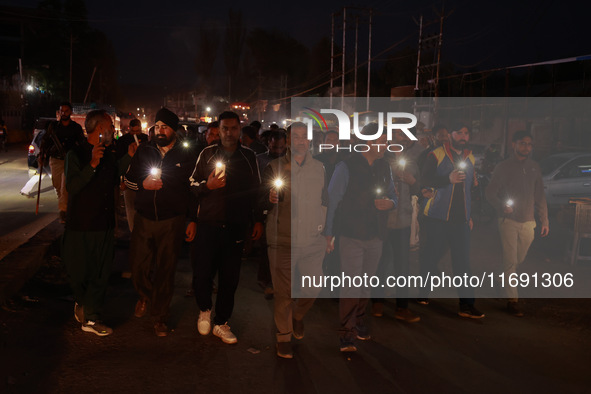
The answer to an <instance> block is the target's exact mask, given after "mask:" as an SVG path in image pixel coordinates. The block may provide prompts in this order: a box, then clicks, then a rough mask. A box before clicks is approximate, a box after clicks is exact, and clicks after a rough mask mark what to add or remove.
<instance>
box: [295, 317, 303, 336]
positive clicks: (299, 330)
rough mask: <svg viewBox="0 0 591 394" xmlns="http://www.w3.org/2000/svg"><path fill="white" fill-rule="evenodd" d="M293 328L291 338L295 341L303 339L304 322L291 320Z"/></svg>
mask: <svg viewBox="0 0 591 394" xmlns="http://www.w3.org/2000/svg"><path fill="white" fill-rule="evenodd" d="M292 326H293V336H294V338H295V339H303V338H304V321H303V320H298V319H293V320H292Z"/></svg>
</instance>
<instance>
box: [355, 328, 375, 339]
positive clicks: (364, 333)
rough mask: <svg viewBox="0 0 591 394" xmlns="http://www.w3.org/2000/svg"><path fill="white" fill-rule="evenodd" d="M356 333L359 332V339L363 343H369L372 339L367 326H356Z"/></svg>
mask: <svg viewBox="0 0 591 394" xmlns="http://www.w3.org/2000/svg"><path fill="white" fill-rule="evenodd" d="M355 331H357V339H359V340H362V341H368V340H370V339H371V335H370V334H369V329H368V328H367V326H365V325H363V326H355Z"/></svg>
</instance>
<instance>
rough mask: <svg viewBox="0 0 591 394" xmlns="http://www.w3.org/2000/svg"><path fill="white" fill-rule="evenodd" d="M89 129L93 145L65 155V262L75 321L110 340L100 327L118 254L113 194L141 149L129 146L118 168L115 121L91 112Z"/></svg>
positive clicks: (102, 113)
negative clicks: (110, 276)
mask: <svg viewBox="0 0 591 394" xmlns="http://www.w3.org/2000/svg"><path fill="white" fill-rule="evenodd" d="M85 127H86V132H87V134H88V140H87V141H82V142H80V143H79V144H77V145H76V146H74V147H73V148H72V149H71V150H70V151H69V152H68V155H67V156H66V166H65V167H66V170H65V184H66V188H67V190H68V200H69V201H68V215H67V219H66V230H65V232H64V236H63V239H62V242H63V243H62V258H63V261H64V263H65V265H66V269H67V272H68V275H69V278H70V285H71V287H72V291H73V292H74V300H75V302H76V303H75V306H74V317H75V318H76V320H77V321H78V322H80V323H82V330H83V331H86V332H91V333H94V334H96V335H99V336H105V335H109V334H111V333H112V332H113V330H112V329H111V328H110V327H108V326H106V325H104V324H103V323H102V322H101V312H102V307H103V302H104V299H105V294H106V291H107V285H108V283H109V274H110V273H111V266H112V263H113V258H114V255H115V234H114V229H115V195H114V192H115V190H116V187H117V185H118V184H119V177H120V176H121V174H122V173H123V172H124V171H125V169H127V166H128V165H129V162H130V160H131V158H130V156H133V155H134V153H135V150H136V148H137V145H136V144H135V143H133V144H131V145H129V147H128V153H126V154H125V155H124V156H123V157H122V158H121V160H120V161H119V163H118V162H117V158H116V156H115V153H114V152H113V149H112V144H111V141H112V135H113V122H112V120H111V117H110V116H109V115H108V114H107V113H106V112H105V111H103V110H96V111H92V112H90V113H89V114H88V116H87V117H86V122H85ZM101 135H102V136H103V139H102V140H101V137H100V136H101ZM117 190H118V189H117Z"/></svg>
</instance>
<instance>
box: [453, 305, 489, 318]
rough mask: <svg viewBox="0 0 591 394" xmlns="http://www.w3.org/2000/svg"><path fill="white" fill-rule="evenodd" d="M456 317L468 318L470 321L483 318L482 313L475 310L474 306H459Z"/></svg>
mask: <svg viewBox="0 0 591 394" xmlns="http://www.w3.org/2000/svg"><path fill="white" fill-rule="evenodd" d="M458 315H460V316H462V317H469V318H470V319H482V318H483V317H484V313H482V312H480V311H479V310H478V309H476V308H475V307H474V305H461V306H460V311H459V312H458Z"/></svg>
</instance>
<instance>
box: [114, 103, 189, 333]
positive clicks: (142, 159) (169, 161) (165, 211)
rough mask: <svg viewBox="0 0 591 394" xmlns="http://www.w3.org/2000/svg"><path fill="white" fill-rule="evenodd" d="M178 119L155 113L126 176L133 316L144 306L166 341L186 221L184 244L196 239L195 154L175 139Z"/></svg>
mask: <svg viewBox="0 0 591 394" xmlns="http://www.w3.org/2000/svg"><path fill="white" fill-rule="evenodd" d="M178 123H179V118H178V116H176V115H175V114H174V113H172V112H171V111H169V110H168V109H166V108H161V109H160V110H159V111H158V112H157V113H156V125H155V140H153V141H151V142H149V143H143V144H142V145H141V146H140V148H139V149H138V151H137V154H136V155H135V156H134V158H133V160H132V161H131V165H130V166H129V170H128V171H127V174H126V175H125V185H126V186H127V187H128V188H129V189H131V190H136V191H137V195H136V200H135V208H136V215H135V219H134V224H133V233H132V234H131V244H130V250H129V258H130V263H131V270H132V277H133V284H134V286H135V288H136V290H137V292H138V293H139V295H140V299H139V300H138V302H137V304H136V307H135V316H136V317H142V316H144V315H145V314H146V310H147V305H148V303H150V304H151V308H150V312H151V314H152V318H153V320H154V331H155V333H156V335H157V336H166V335H167V334H168V327H167V325H166V323H167V320H168V317H169V316H168V315H169V308H170V301H171V300H172V295H173V291H174V274H175V271H176V265H177V261H178V257H179V253H180V249H181V244H182V240H183V230H185V221H186V219H187V217H188V218H189V219H190V223H189V225H188V226H187V228H186V231H185V235H186V238H185V239H186V241H188V242H190V241H192V240H193V238H194V237H195V229H196V224H195V220H196V218H195V216H196V213H195V212H196V210H197V202H196V201H195V199H194V198H193V196H192V194H191V191H190V188H189V175H191V171H192V169H193V165H194V164H195V156H194V153H193V152H191V150H190V149H189V148H187V147H184V146H183V144H182V143H181V142H180V141H178V140H177V137H176V130H177V129H178Z"/></svg>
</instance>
